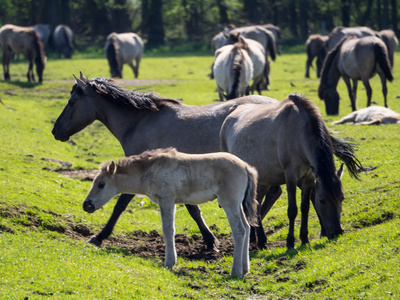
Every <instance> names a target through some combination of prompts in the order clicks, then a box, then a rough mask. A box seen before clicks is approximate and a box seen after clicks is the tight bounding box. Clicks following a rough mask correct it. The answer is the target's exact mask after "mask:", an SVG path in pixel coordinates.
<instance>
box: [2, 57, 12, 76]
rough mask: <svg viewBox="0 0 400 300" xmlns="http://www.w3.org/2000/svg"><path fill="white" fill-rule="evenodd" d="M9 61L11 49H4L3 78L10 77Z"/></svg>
mask: <svg viewBox="0 0 400 300" xmlns="http://www.w3.org/2000/svg"><path fill="white" fill-rule="evenodd" d="M10 61H11V50H10V49H5V50H4V51H3V73H4V80H11V78H10Z"/></svg>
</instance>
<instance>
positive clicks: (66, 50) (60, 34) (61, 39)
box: [53, 24, 74, 58]
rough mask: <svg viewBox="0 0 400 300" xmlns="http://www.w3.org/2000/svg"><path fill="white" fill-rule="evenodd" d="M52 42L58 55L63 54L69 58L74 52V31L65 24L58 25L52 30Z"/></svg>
mask: <svg viewBox="0 0 400 300" xmlns="http://www.w3.org/2000/svg"><path fill="white" fill-rule="evenodd" d="M53 42H54V47H55V49H56V51H57V52H58V57H59V58H61V55H62V54H64V56H65V58H71V57H72V53H73V52H74V33H73V32H72V30H71V28H69V26H67V25H63V24H60V25H58V26H57V27H56V28H55V29H54V32H53Z"/></svg>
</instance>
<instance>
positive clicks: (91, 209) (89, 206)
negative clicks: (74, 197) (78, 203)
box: [83, 200, 96, 213]
mask: <svg viewBox="0 0 400 300" xmlns="http://www.w3.org/2000/svg"><path fill="white" fill-rule="evenodd" d="M83 210H84V211H86V212H88V213H93V212H94V211H95V210H96V209H95V207H94V205H93V203H92V200H86V201H85V202H83Z"/></svg>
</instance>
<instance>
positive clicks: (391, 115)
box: [332, 106, 400, 125]
mask: <svg viewBox="0 0 400 300" xmlns="http://www.w3.org/2000/svg"><path fill="white" fill-rule="evenodd" d="M345 123H353V124H355V125H380V124H395V123H400V114H398V113H396V112H394V111H393V110H391V109H389V108H386V107H381V106H370V107H366V108H362V109H359V110H357V111H353V112H352V113H351V114H349V115H347V116H345V117H343V118H342V119H341V120H339V121H336V122H333V123H332V124H333V125H339V124H345Z"/></svg>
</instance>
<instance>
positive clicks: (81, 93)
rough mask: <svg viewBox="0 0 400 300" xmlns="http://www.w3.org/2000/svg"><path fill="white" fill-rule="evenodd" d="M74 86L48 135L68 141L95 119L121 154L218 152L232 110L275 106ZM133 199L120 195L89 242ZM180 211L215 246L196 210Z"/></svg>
mask: <svg viewBox="0 0 400 300" xmlns="http://www.w3.org/2000/svg"><path fill="white" fill-rule="evenodd" d="M76 82H77V84H75V85H74V86H73V88H72V91H71V96H70V99H69V101H68V103H67V105H66V106H65V108H64V110H63V112H62V113H61V115H60V116H59V117H58V119H57V120H56V122H55V124H54V128H53V131H52V133H53V135H54V137H55V138H56V139H57V140H60V141H64V142H65V141H68V139H69V138H70V136H71V135H73V134H75V133H77V132H78V131H80V130H82V129H84V128H85V127H86V126H88V125H90V124H92V123H93V122H94V121H95V120H99V121H100V122H102V123H103V124H104V125H105V126H106V127H107V128H108V129H109V130H110V131H111V133H112V134H113V135H114V136H115V137H116V138H117V139H118V141H119V142H120V144H121V146H122V148H123V150H124V153H125V155H126V156H130V155H135V154H140V153H142V152H143V151H145V150H150V149H156V148H167V147H175V148H176V149H177V150H178V151H181V152H185V153H194V154H196V153H210V152H218V151H219V149H220V145H219V144H220V143H219V131H220V128H221V125H222V122H223V121H224V119H225V118H226V116H227V115H228V114H229V113H230V112H231V111H232V109H234V108H235V107H237V106H240V105H242V104H246V103H273V102H276V100H274V99H271V98H268V97H262V96H248V97H244V98H240V99H234V100H230V101H227V102H223V103H213V104H206V105H200V106H190V105H185V104H183V103H181V102H179V101H177V100H172V99H164V98H161V97H158V96H157V95H155V94H152V93H146V94H143V93H138V92H131V91H128V90H126V89H123V88H121V87H119V86H116V85H115V84H114V83H113V82H112V81H110V80H107V79H103V78H94V79H91V80H89V79H86V78H85V77H84V76H83V75H82V73H81V77H80V78H76ZM133 196H134V195H128V194H123V195H121V196H120V198H119V199H118V201H117V204H116V206H115V208H114V211H113V213H112V215H111V218H110V220H109V221H108V223H107V225H106V226H105V227H104V228H103V230H102V231H101V232H100V233H98V234H97V235H96V236H93V237H92V238H91V239H90V241H89V242H91V243H93V244H96V245H100V244H101V243H102V241H103V240H104V239H106V238H107V237H108V236H109V235H110V234H111V232H112V230H113V228H114V226H115V224H116V222H117V220H118V218H119V216H120V215H121V214H122V212H123V211H124V210H125V209H126V207H127V205H128V204H129V202H130V201H131V199H132V198H133ZM263 196H264V195H263ZM186 207H187V209H188V211H189V213H190V214H191V216H192V217H193V219H194V220H195V221H196V222H197V224H198V226H199V228H200V231H201V233H202V235H203V238H204V241H205V244H206V246H207V248H208V249H213V248H216V247H217V245H218V241H217V240H216V238H215V237H214V235H213V234H212V233H211V231H210V230H209V229H208V227H207V225H206V224H205V223H204V220H203V219H202V217H201V211H200V209H199V208H198V206H194V205H186ZM265 242H266V237H265V234H264V236H263V239H259V241H258V243H259V246H260V247H264V246H265Z"/></svg>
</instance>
